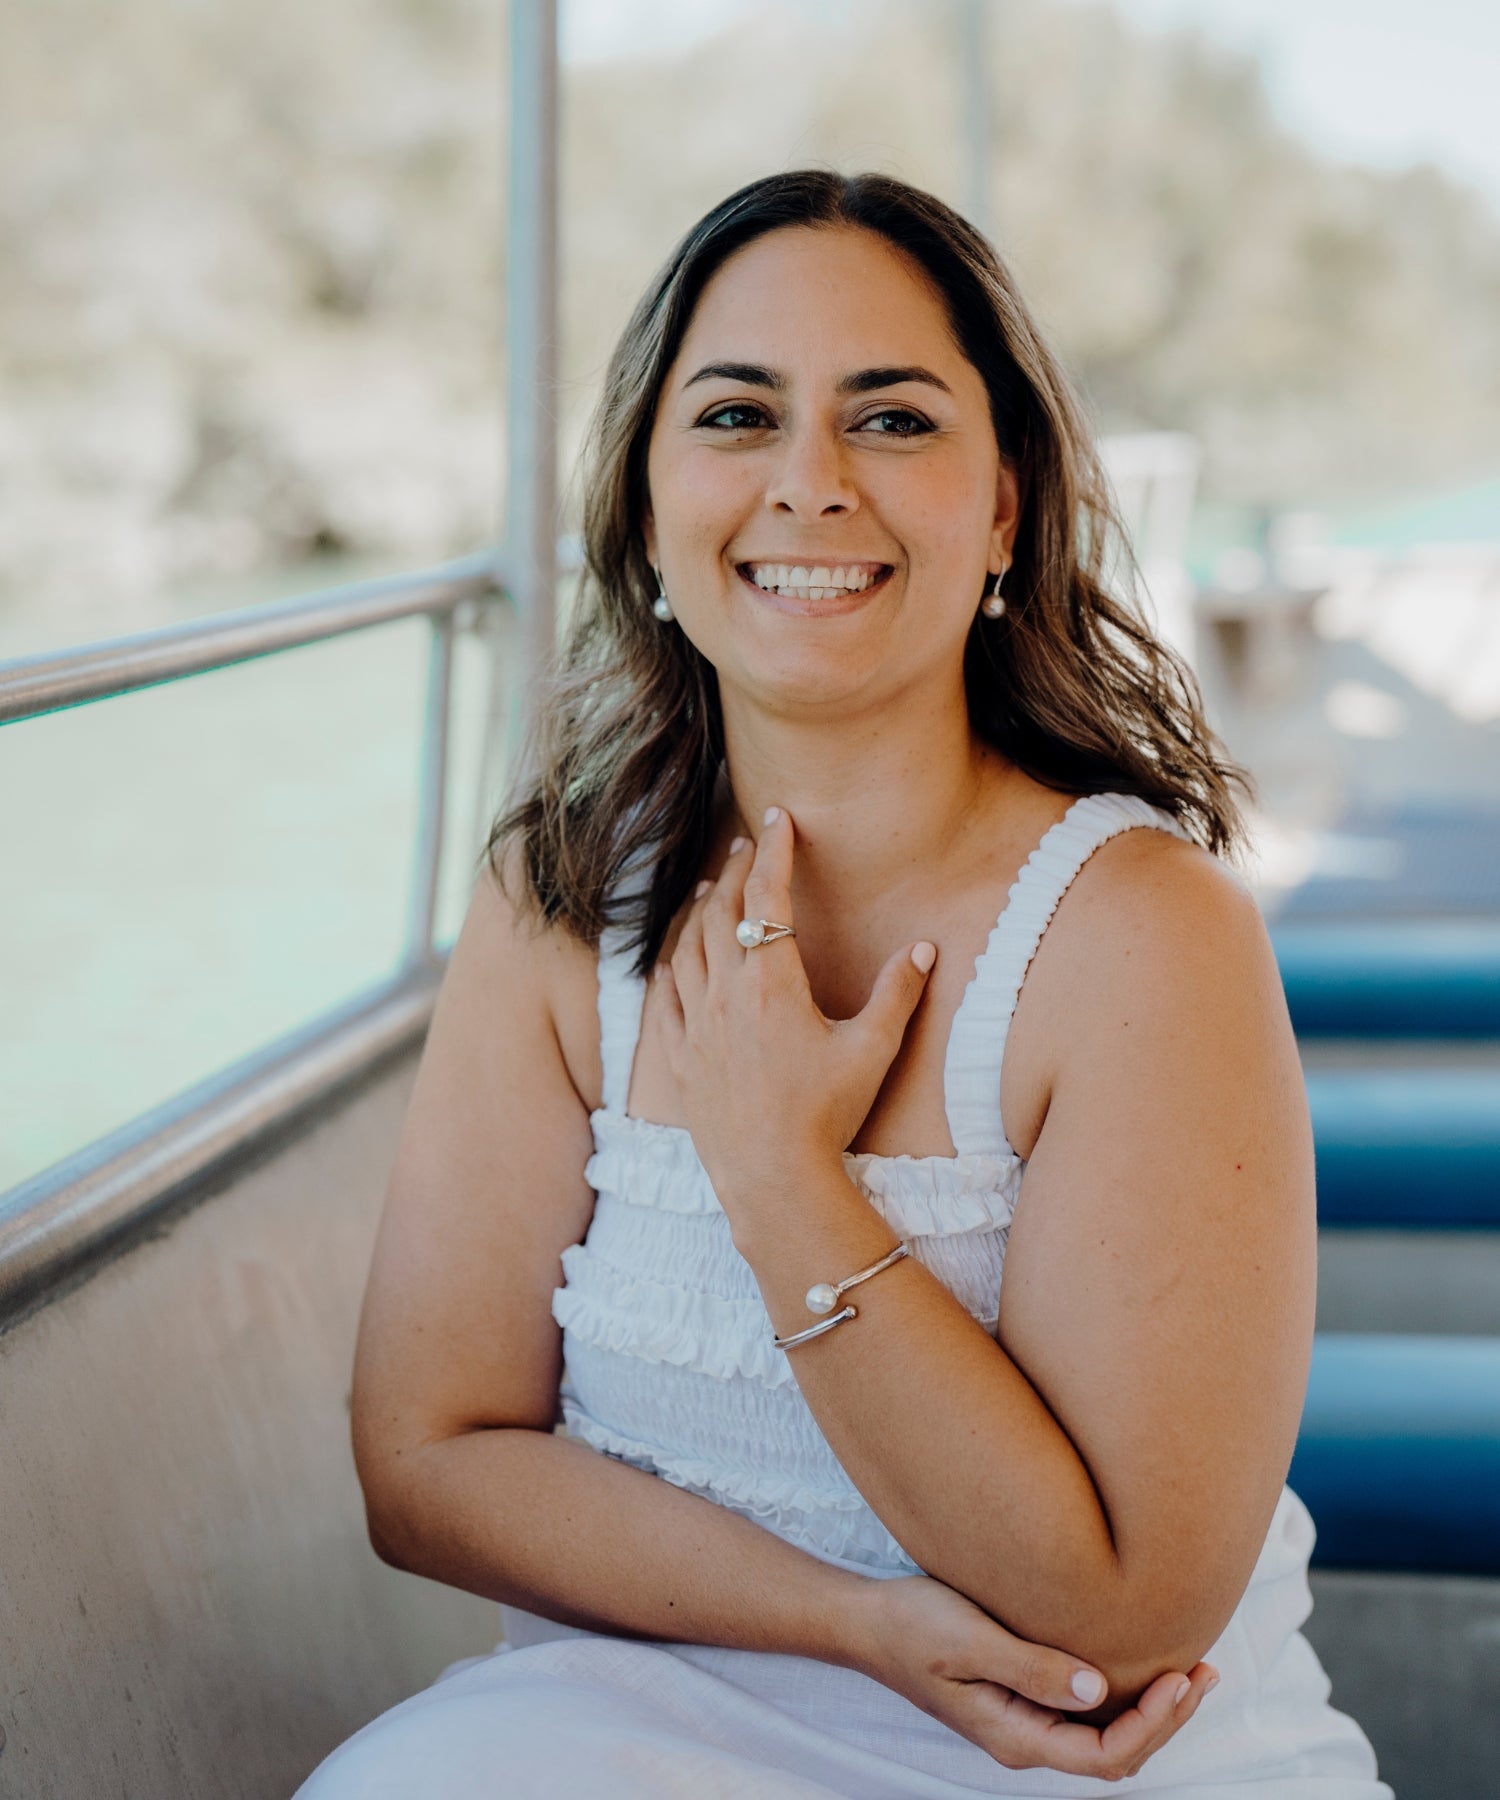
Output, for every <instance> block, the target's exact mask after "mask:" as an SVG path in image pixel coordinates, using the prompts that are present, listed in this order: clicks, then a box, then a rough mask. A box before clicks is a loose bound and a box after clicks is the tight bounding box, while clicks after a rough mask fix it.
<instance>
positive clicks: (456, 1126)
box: [353, 863, 1206, 1778]
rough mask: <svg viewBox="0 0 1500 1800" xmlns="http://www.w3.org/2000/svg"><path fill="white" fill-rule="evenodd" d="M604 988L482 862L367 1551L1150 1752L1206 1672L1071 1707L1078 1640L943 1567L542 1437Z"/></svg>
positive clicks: (383, 1317)
mask: <svg viewBox="0 0 1500 1800" xmlns="http://www.w3.org/2000/svg"><path fill="white" fill-rule="evenodd" d="M514 869H515V865H514V863H511V864H510V865H508V868H507V874H508V876H509V877H510V880H509V885H510V887H511V889H512V891H515V890H516V886H517V883H518V881H519V879H520V877H519V874H517V873H513V871H514ZM595 992H596V989H595V988H594V974H593V959H592V956H591V954H590V953H587V952H584V951H582V950H581V949H580V948H579V947H578V946H577V945H576V944H574V943H573V942H572V941H571V940H570V939H567V938H566V937H565V936H564V935H563V934H562V933H561V931H560V930H559V929H557V928H552V929H542V928H540V927H534V926H532V925H531V924H530V922H529V921H526V920H522V919H520V918H518V916H517V914H516V912H515V911H514V910H513V908H512V906H511V903H510V902H509V900H508V899H507V898H506V897H505V896H504V895H503V894H502V893H501V892H500V890H499V888H498V886H497V885H496V883H495V882H494V880H493V878H492V876H491V875H490V874H489V872H488V870H484V871H482V872H481V874H480V877H479V880H478V882H477V883H476V885H475V889H474V894H473V897H472V900H471V902H470V906H469V910H468V915H467V917H466V919H465V921H464V926H463V929H462V931H461V932H460V934H459V938H458V941H457V943H456V944H455V945H454V948H453V952H452V955H451V957H450V959H449V964H448V969H447V972H446V974H445V976H444V979H443V983H442V988H441V991H440V993H439V996H438V1001H437V1005H436V1007H435V1009H434V1013H433V1019H432V1023H431V1026H430V1028H429V1031H428V1036H427V1042H426V1045H425V1048H424V1050H423V1054H422V1058H421V1063H420V1066H419V1068H418V1071H417V1078H416V1082H415V1086H414V1088H413V1092H412V1097H411V1101H410V1104H409V1106H408V1109H407V1114H406V1118H405V1122H404V1124H403V1127H402V1132H401V1138H400V1142H399V1145H398V1148H397V1152H396V1159H395V1165H394V1168H393V1170H392V1174H391V1179H390V1185H389V1190H388V1193H387V1197H386V1204H385V1211H384V1215H383V1217H382V1220H381V1225H380V1231H379V1234H378V1237H377V1240H376V1246H375V1254H374V1259H373V1263H372V1267H371V1271H370V1278H369V1284H368V1287H367V1289H366V1294H365V1304H364V1311H363V1315H362V1317H361V1321H360V1332H359V1344H358V1349H357V1353H356V1358H355V1375H354V1392H353V1435H354V1453H355V1461H356V1465H357V1467H358V1472H359V1478H360V1483H361V1486H362V1487H363V1490H364V1495H365V1505H366V1513H367V1518H368V1524H369V1531H370V1539H371V1543H372V1545H373V1546H374V1548H375V1550H376V1553H377V1554H378V1555H379V1556H380V1557H381V1558H382V1559H383V1560H384V1561H386V1562H388V1563H391V1564H392V1565H393V1566H395V1567H397V1568H401V1569H405V1570H408V1571H410V1572H412V1573H414V1574H418V1575H424V1576H427V1577H429V1578H430V1579H432V1580H435V1581H441V1582H446V1583H448V1584H449V1585H451V1586H454V1587H459V1588H463V1589H466V1590H467V1591H469V1592H471V1593H475V1594H480V1595H483V1596H485V1597H486V1598H489V1599H492V1600H499V1601H505V1602H507V1603H509V1604H511V1605H515V1606H518V1607H522V1608H525V1609H526V1610H527V1611H529V1612H534V1613H538V1614H540V1615H542V1616H543V1617H547V1618H551V1619H555V1620H559V1621H561V1622H563V1623H565V1624H570V1625H577V1626H582V1627H584V1628H586V1629H591V1630H597V1631H603V1632H608V1633H612V1634H615V1635H619V1636H627V1637H641V1638H648V1639H659V1640H664V1641H677V1642H685V1643H700V1644H718V1645H724V1646H728V1647H731V1648H741V1649H750V1650H768V1651H780V1652H783V1653H787V1654H792V1655H800V1656H810V1657H815V1658H817V1659H819V1660H821V1661H825V1662H831V1663H837V1664H842V1665H844V1666H846V1667H850V1668H855V1669H859V1670H861V1671H863V1672H864V1673H866V1674H868V1675H871V1676H872V1677H873V1678H874V1679H877V1680H880V1681H882V1682H884V1683H885V1684H886V1685H888V1686H891V1687H893V1688H895V1689H897V1691H899V1692H902V1693H904V1694H906V1695H907V1697H908V1698H910V1699H912V1700H913V1701H914V1702H915V1703H916V1704H918V1705H921V1706H923V1707H924V1708H925V1709H926V1710H928V1711H930V1712H932V1713H934V1714H935V1715H936V1716H938V1717H940V1718H943V1719H944V1720H945V1721H946V1722H947V1723H948V1724H950V1725H951V1726H952V1727H953V1728H954V1729H955V1730H957V1731H960V1732H961V1733H963V1734H964V1735H965V1736H969V1737H971V1738H972V1739H973V1740H974V1741H975V1742H977V1743H980V1744H981V1746H982V1747H983V1748H985V1749H986V1750H987V1751H989V1752H990V1754H992V1755H994V1756H996V1757H997V1759H998V1760H1001V1761H1005V1762H1011V1761H1014V1763H1015V1766H1025V1765H1027V1764H1030V1763H1037V1762H1041V1763H1045V1764H1047V1765H1048V1766H1051V1767H1057V1768H1067V1769H1070V1770H1073V1771H1074V1772H1077V1773H1080V1774H1094V1775H1104V1776H1105V1777H1106V1778H1108V1776H1109V1775H1110V1774H1114V1773H1124V1772H1125V1770H1126V1768H1127V1767H1128V1766H1130V1765H1131V1764H1133V1763H1135V1762H1137V1761H1139V1760H1143V1759H1144V1757H1145V1756H1146V1755H1147V1754H1149V1753H1150V1751H1151V1750H1152V1749H1154V1748H1155V1747H1156V1746H1157V1745H1158V1744H1159V1743H1161V1742H1163V1741H1165V1739H1166V1738H1167V1737H1168V1736H1170V1735H1171V1734H1172V1733H1173V1732H1174V1731H1175V1730H1177V1729H1179V1728H1180V1726H1181V1725H1182V1724H1183V1723H1184V1722H1185V1720H1186V1718H1187V1717H1189V1716H1190V1715H1191V1713H1192V1711H1193V1710H1194V1708H1195V1707H1196V1706H1197V1704H1198V1700H1199V1699H1200V1698H1201V1694H1202V1691H1203V1683H1204V1680H1205V1679H1206V1677H1202V1676H1200V1677H1197V1678H1195V1681H1194V1686H1193V1693H1192V1695H1191V1696H1190V1697H1189V1698H1188V1699H1187V1700H1185V1701H1184V1702H1183V1703H1182V1704H1181V1705H1180V1706H1176V1707H1174V1706H1173V1705H1172V1703H1171V1696H1170V1694H1169V1693H1168V1692H1167V1688H1166V1686H1165V1685H1164V1684H1165V1683H1166V1681H1167V1678H1165V1677H1164V1678H1163V1684H1158V1685H1159V1686H1160V1687H1161V1690H1162V1691H1161V1692H1157V1690H1156V1689H1152V1690H1151V1691H1150V1692H1148V1694H1147V1695H1146V1696H1143V1699H1142V1701H1141V1703H1140V1709H1139V1710H1137V1709H1132V1711H1131V1712H1130V1713H1128V1714H1125V1715H1122V1716H1121V1718H1120V1719H1118V1720H1116V1721H1115V1722H1114V1723H1113V1724H1112V1725H1111V1726H1110V1727H1109V1728H1108V1730H1107V1732H1105V1733H1103V1734H1101V1733H1099V1732H1097V1731H1095V1730H1094V1729H1093V1728H1092V1727H1089V1726H1085V1725H1082V1724H1073V1723H1068V1722H1065V1721H1063V1720H1061V1719H1059V1718H1058V1716H1057V1713H1058V1712H1059V1711H1062V1710H1063V1709H1067V1710H1071V1711H1074V1712H1076V1711H1079V1710H1081V1708H1082V1707H1083V1705H1084V1704H1085V1703H1084V1702H1083V1701H1082V1700H1081V1699H1080V1698H1079V1697H1077V1696H1075V1694H1074V1693H1073V1692H1072V1691H1071V1686H1070V1684H1071V1681H1072V1679H1073V1677H1074V1676H1075V1674H1077V1673H1078V1672H1079V1671H1080V1669H1081V1667H1082V1665H1080V1663H1079V1662H1078V1660H1077V1658H1075V1657H1071V1656H1067V1655H1064V1654H1063V1653H1062V1652H1060V1651H1055V1650H1050V1649H1045V1648H1042V1647H1040V1646H1037V1645H1032V1644H1027V1643H1025V1642H1024V1641H1022V1640H1021V1639H1018V1638H1015V1637H1013V1636H1012V1635H1011V1634H1010V1633H1009V1632H1007V1631H1005V1630H1004V1628H1003V1627H1001V1626H1000V1625H998V1624H996V1623H995V1622H994V1621H993V1620H991V1619H989V1618H988V1617H987V1616H986V1615H985V1614H984V1613H982V1612H981V1611H980V1610H979V1609H978V1608H977V1607H974V1606H973V1605H972V1604H971V1603H970V1602H968V1601H967V1600H964V1599H963V1598H962V1597H961V1596H959V1595H957V1594H955V1593H953V1592H952V1590H950V1589H948V1588H946V1587H944V1586H943V1584H941V1583H940V1582H933V1581H929V1580H927V1579H926V1578H913V1579H909V1580H895V1581H881V1580H875V1579H872V1578H870V1577H867V1576H863V1575H859V1574H855V1573H853V1572H851V1571H847V1570H843V1569H838V1568H835V1567H833V1566H832V1565H830V1564H827V1563H824V1562H822V1561H820V1560H819V1559H818V1558H816V1557H813V1556H810V1555H808V1554H806V1553H804V1552H803V1551H801V1550H798V1549H797V1548H795V1547H794V1546H793V1545H791V1544H788V1543H786V1542H785V1541H784V1540H783V1539H781V1538H779V1537H777V1536H776V1535H775V1534H774V1533H772V1532H770V1531H767V1530H765V1529H764V1528H763V1527H761V1526H759V1525H757V1524H755V1523H754V1522H753V1521H752V1520H749V1519H746V1518H743V1517H741V1516H739V1515H738V1514H735V1513H732V1512H730V1511H728V1510H727V1509H726V1508H724V1507H720V1506H716V1505H715V1504H714V1503H713V1502H712V1501H708V1500H704V1499H702V1498H700V1497H699V1496H697V1495H694V1494H689V1493H687V1492H685V1491H684V1490H682V1489H680V1488H676V1487H674V1486H672V1485H671V1484H670V1483H668V1482H666V1481H663V1480H661V1479H659V1478H658V1477H656V1476H654V1475H650V1474H648V1473H646V1472H644V1471H642V1470H639V1469H635V1468H631V1467H630V1466H629V1465H627V1464H625V1463H622V1462H619V1461H617V1460H615V1459H613V1458H610V1457H606V1456H603V1455H600V1454H599V1453H598V1452H596V1451H594V1450H593V1449H591V1448H589V1447H587V1446H585V1445H582V1444H578V1443H574V1442H571V1441H569V1440H568V1439H566V1438H563V1437H559V1436H556V1435H555V1434H554V1432H553V1425H554V1422H555V1418H556V1412H557V1394H558V1386H559V1381H560V1378H561V1373H562V1334H561V1331H560V1329H559V1327H558V1326H557V1324H556V1322H555V1320H554V1319H553V1318H552V1312H551V1301H552V1293H553V1290H554V1288H555V1287H556V1286H557V1285H558V1283H559V1281H560V1279H561V1275H562V1268H561V1254H562V1251H563V1250H564V1249H565V1248H566V1247H567V1246H568V1245H569V1244H574V1243H577V1242H579V1241H580V1240H581V1238H582V1237H583V1235H584V1232H585V1231H586V1230H587V1228H588V1223H589V1219H590V1217H591V1214H592V1209H593V1191H592V1189H591V1188H590V1187H589V1186H588V1184H587V1182H586V1181H585V1180H584V1175H583V1170H584V1166H585V1163H586V1162H587V1160H588V1157H589V1155H590V1153H591V1151H592V1148H593V1142H592V1134H591V1131H590V1127H589V1118H588V1106H587V1104H586V1103H585V1101H584V1100H583V1098H582V1097H581V1096H580V1094H579V1093H578V1091H577V1089H576V1088H575V1086H574V1083H573V1080H572V1078H571V1076H570V1075H569V1072H568V1065H567V1062H566V1060H565V1059H564V1056H563V1053H562V1047H561V1043H560V1040H559V1035H558V1028H557V1020H558V1018H559V1017H560V1016H562V1014H561V1011H560V1006H559V1002H560V998H562V997H566V998H565V1002H564V1003H565V1004H566V1005H567V1006H568V1007H569V1008H570V1009H571V1010H570V1011H569V1013H568V1016H570V1017H572V1016H576V1015H577V1014H578V1012H579V1008H580V1004H583V1005H585V1006H589V1007H591V1004H592V998H593V995H594V993H595ZM589 1042H590V1043H594V1042H595V1040H594V1039H593V1038H592V1037H590V1039H589ZM575 1054H576V1053H575ZM593 1054H594V1055H595V1056H597V1048H595V1049H594V1051H593ZM1008 1690H1015V1692H1014V1693H1012V1692H1009V1691H1008ZM1017 1695H1025V1696H1029V1699H1030V1701H1034V1702H1036V1703H1037V1704H1035V1705H1031V1704H1029V1703H1028V1701H1027V1700H1026V1699H1018V1698H1017ZM1049 1709H1057V1710H1056V1711H1053V1710H1049ZM1060 1733H1061V1734H1063V1735H1061V1736H1060V1735H1059V1734H1060Z"/></svg>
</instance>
